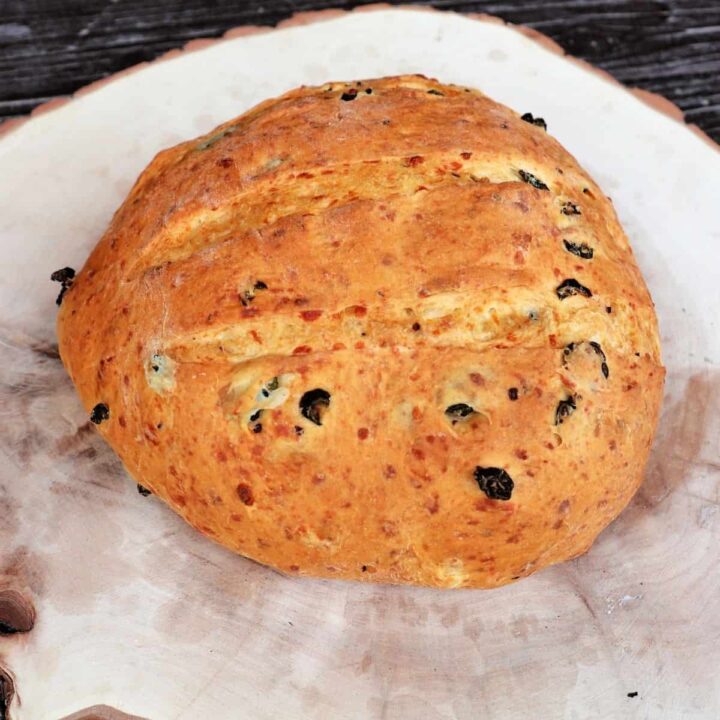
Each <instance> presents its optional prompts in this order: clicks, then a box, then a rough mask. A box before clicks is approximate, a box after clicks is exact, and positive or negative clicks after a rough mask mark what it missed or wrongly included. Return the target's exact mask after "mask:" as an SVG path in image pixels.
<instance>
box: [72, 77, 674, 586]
mask: <svg viewBox="0 0 720 720" xmlns="http://www.w3.org/2000/svg"><path fill="white" fill-rule="evenodd" d="M367 90H370V92H367ZM343 96H344V97H345V98H349V97H351V99H345V100H343V99H342V97H343ZM545 188H547V189H545ZM590 249H591V250H592V257H591V258H590V257H588V255H589V254H590ZM570 250H572V252H571V251H570ZM567 280H571V281H573V282H570V283H567V282H565V281H567ZM561 296H562V299H561ZM58 334H59V338H60V349H61V354H62V357H63V361H64V362H65V365H66V367H67V368H68V371H69V373H70V375H71V377H72V378H73V381H74V382H75V384H76V385H77V387H78V391H79V393H80V396H81V398H82V399H83V402H84V403H85V405H86V407H87V408H88V410H90V409H91V408H93V407H94V406H95V405H96V404H97V403H100V402H102V403H105V404H107V406H108V407H109V409H110V418H109V420H107V421H105V422H103V423H102V424H100V425H99V429H100V431H101V432H102V433H103V435H104V436H105V437H106V438H107V440H108V442H109V443H110V444H111V445H112V446H113V448H114V449H115V450H116V451H117V452H118V454H119V455H120V457H121V458H122V460H123V462H124V463H125V465H126V467H127V468H128V470H129V471H130V472H131V473H132V474H133V475H134V477H135V478H136V479H137V480H138V482H140V483H142V484H143V485H145V486H147V487H149V488H151V489H152V490H153V492H155V493H157V494H158V495H159V496H161V497H162V498H163V499H164V500H166V501H167V502H168V503H169V504H170V505H171V506H172V507H173V508H174V509H175V510H176V511H177V512H179V513H180V514H181V515H182V516H183V517H184V518H185V519H186V520H187V521H188V522H190V523H191V524H192V525H194V526H195V527H197V528H198V529H200V530H201V531H202V532H204V533H206V534H208V535H210V536H211V537H213V538H215V539H216V540H217V541H218V542H221V543H223V544H225V545H227V546H228V547H230V548H232V549H234V550H236V551H238V552H240V553H242V554H244V555H247V556H249V557H252V558H254V559H256V560H259V561H260V562H263V563H267V564H269V565H272V566H274V567H276V568H279V569H281V570H283V571H286V572H293V573H299V574H306V575H319V576H328V577H341V578H353V579H371V580H375V581H385V582H399V583H416V584H424V585H434V586H441V587H459V586H462V587H493V586H497V585H501V584H504V583H507V582H509V581H511V580H512V579H514V578H517V577H521V576H524V575H528V574H530V573H532V572H534V571H535V570H537V569H539V568H541V567H544V566H546V565H549V564H551V563H555V562H559V561H562V560H565V559H567V558H570V557H573V556H575V555H577V554H578V553H579V552H581V551H583V550H584V549H586V548H587V547H588V546H589V544H590V543H591V542H592V540H593V539H594V537H595V536H596V535H597V533H598V532H599V531H600V530H602V528H604V527H605V526H606V525H607V524H608V523H609V522H610V521H611V520H612V519H613V518H614V517H615V516H616V515H617V514H618V513H619V512H620V510H622V508H623V507H624V506H625V504H626V503H627V502H628V500H629V499H630V497H631V496H632V494H633V493H634V492H635V490H636V489H637V487H638V485H639V483H640V480H641V478H642V472H643V468H644V465H645V461H646V459H647V454H648V451H649V447H650V444H651V441H652V436H653V432H654V428H655V424H656V421H657V417H658V412H659V405H660V399H661V394H662V385H663V376H664V370H663V368H662V365H661V361H660V355H659V341H658V334H657V325H656V320H655V314H654V310H653V306H652V301H651V299H650V297H649V294H648V292H647V289H646V287H645V284H644V282H643V280H642V277H641V275H640V272H639V270H638V268H637V265H636V263H635V260H634V258H633V256H632V251H631V250H630V247H629V245H628V242H627V239H626V238H625V235H624V234H623V231H622V228H621V227H620V225H619V223H618V221H617V218H616V216H615V213H614V211H613V209H612V206H611V204H610V202H609V201H608V200H607V198H606V197H605V196H604V195H603V194H602V192H601V191H600V189H599V188H598V187H597V185H595V184H594V183H593V182H592V180H591V179H590V178H589V177H588V176H587V175H586V174H585V173H584V171H583V170H582V169H581V168H580V167H579V166H578V164H577V163H576V161H575V160H574V159H573V158H572V157H571V156H570V155H569V154H568V153H567V152H566V151H565V150H564V149H563V148H562V147H561V146H560V145H559V144H558V143H557V142H556V141H555V140H553V139H552V138H551V137H550V136H549V135H547V134H546V133H545V132H544V130H543V129H542V128H540V127H537V126H535V125H533V124H531V123H528V122H524V121H523V120H521V119H520V117H519V116H518V115H517V114H516V113H514V112H513V111H511V110H509V109H508V108H505V107H503V106H501V105H498V104H497V103H494V102H493V101H491V100H489V99H488V98H486V97H485V96H484V95H482V94H481V93H479V92H477V91H473V90H468V89H465V88H460V87H456V86H447V85H441V84H439V83H437V82H435V81H432V80H427V79H425V78H422V77H419V76H403V77H398V78H385V79H381V80H373V81H365V82H361V83H333V84H329V85H325V86H323V87H320V88H300V89H298V90H295V91H292V92H290V93H287V94H286V95H284V96H282V97H281V98H278V99H276V100H270V101H267V102H265V103H263V104H261V105H260V106H258V107H257V108H255V109H254V110H251V111H250V112H249V113H246V114H245V115H244V116H241V117H240V118H237V119H236V120H233V121H231V122H229V123H226V124H225V125H223V126H221V127H220V128H218V129H217V130H216V131H213V133H211V134H209V135H208V136H205V137H204V138H200V139H199V140H194V141H191V142H187V143H184V144H182V145H180V146H178V147H175V148H172V149H170V150H166V151H164V152H162V153H160V154H159V155H158V156H157V157H156V158H155V160H154V161H153V162H152V163H151V164H150V166H149V167H148V168H147V169H146V170H145V172H144V173H143V174H142V175H141V177H140V178H139V179H138V181H137V183H136V185H135V187H134V188H133V190H132V192H131V193H130V195H129V197H128V199H127V200H126V202H125V203H124V205H123V206H122V207H121V208H120V209H119V210H118V212H117V213H116V216H115V218H114V219H113V222H112V223H111V225H110V227H109V229H108V231H107V233H106V234H105V236H104V237H103V239H102V240H101V241H100V243H99V244H98V246H97V248H96V249H95V251H94V252H93V254H92V255H91V257H90V259H89V260H88V262H87V264H86V266H85V267H84V268H83V270H82V272H81V273H80V274H79V275H78V277H77V279H76V281H75V284H74V285H73V287H72V288H71V289H70V290H69V291H68V293H67V294H66V295H65V299H64V302H63V305H62V308H61V312H60V317H59V320H58ZM315 389H321V390H324V391H326V395H328V396H329V398H328V397H326V395H323V394H322V393H321V394H316V395H315V398H316V399H317V398H319V403H318V404H315V405H314V406H313V407H311V408H310V409H309V410H308V409H307V403H306V412H305V414H304V415H303V413H302V411H301V407H300V404H301V398H302V397H303V395H304V394H305V393H306V392H308V391H312V390H315ZM310 399H312V396H310ZM327 403H329V405H327ZM459 404H462V407H461V408H460V409H458V408H455V409H454V411H451V412H450V413H448V412H446V411H447V409H448V408H452V406H453V405H459ZM326 405H327V406H326ZM470 409H472V410H473V412H472V413H471V414H469V415H467V416H463V414H464V413H466V412H469V411H470ZM258 411H260V412H259V413H258ZM313 419H315V420H319V421H320V422H321V423H322V424H320V425H318V424H316V423H315V422H313V421H312V420H313ZM560 420H562V421H563V422H559V421H560ZM258 426H260V427H258ZM477 467H480V468H502V469H504V470H505V472H506V473H507V474H508V475H509V476H510V477H511V478H512V480H513V482H514V487H513V489H512V493H511V498H510V499H508V500H503V499H494V498H491V497H489V496H488V494H486V493H485V492H483V490H481V488H480V485H481V484H483V482H484V481H483V480H482V477H481V476H482V475H483V472H482V471H481V472H480V473H479V476H480V480H479V481H478V480H477V478H476V477H475V468H477ZM503 483H504V484H503ZM501 485H503V487H504V489H505V490H507V481H506V480H502V482H501ZM485 487H486V489H487V485H486V486H485ZM488 492H489V494H490V495H497V494H498V493H497V492H496V493H493V492H492V489H490V490H488ZM499 494H500V495H502V489H501V491H500V493H499Z"/></svg>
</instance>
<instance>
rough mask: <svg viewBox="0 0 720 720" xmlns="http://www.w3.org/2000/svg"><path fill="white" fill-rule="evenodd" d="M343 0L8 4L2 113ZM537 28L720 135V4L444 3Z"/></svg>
mask: <svg viewBox="0 0 720 720" xmlns="http://www.w3.org/2000/svg"><path fill="white" fill-rule="evenodd" d="M362 4H365V3H362V2H360V3H357V2H342V1H341V0H265V1H263V0H0V119H2V118H3V117H11V116H13V115H21V114H23V113H27V112H29V111H30V110H32V108H33V107H35V106H36V105H38V104H40V103H42V102H46V101H48V100H51V99H52V98H54V97H58V96H61V95H67V94H69V93H72V92H73V91H75V90H77V89H78V88H81V87H82V86H83V85H87V84H88V83H90V82H92V81H93V80H96V79H98V78H101V77H104V76H106V75H109V74H111V73H114V72H117V71H118V70H122V69H123V68H126V67H128V66H130V65H134V64H136V63H138V62H142V61H143V60H151V59H153V58H154V57H156V56H157V55H160V54H161V53H163V52H165V51H166V50H169V49H171V48H175V47H178V46H180V45H182V44H183V43H185V42H187V41H188V40H192V39H193V38H202V37H217V36H219V35H222V33H223V32H224V31H225V30H227V29H229V28H232V27H235V26H237V25H247V24H257V25H273V24H275V23H277V22H278V21H279V20H281V19H283V18H286V17H288V16H290V15H292V14H293V13H294V12H297V11H302V10H313V9H321V8H327V7H342V8H347V9H349V8H352V7H355V6H357V5H362ZM416 4H432V5H434V6H435V7H438V8H445V9H449V10H457V11H463V12H466V11H475V12H487V13H491V14H493V15H498V16H500V17H502V18H504V19H505V20H507V21H509V22H512V23H518V24H520V23H521V24H524V25H529V26H530V27H533V28H536V29H537V30H539V31H541V32H543V33H545V34H546V35H549V36H550V37H551V38H553V39H554V40H556V41H557V42H558V43H559V44H560V45H561V46H562V47H564V48H565V50H566V51H567V52H568V53H571V54H572V55H577V56H579V57H582V58H585V59H586V60H589V61H590V62H591V63H593V64H595V65H597V66H599V67H601V68H604V69H605V70H608V71H609V72H610V73H612V74H613V75H614V76H615V77H616V78H617V79H618V80H620V81H621V82H624V83H626V84H627V85H631V86H637V87H641V88H645V89H647V90H651V91H653V92H657V93H660V94H661V95H664V96H665V97H667V98H668V99H670V100H672V101H673V102H674V103H676V104H677V105H679V106H680V107H681V108H682V109H683V110H684V111H685V114H686V118H687V119H688V121H690V122H694V123H696V124H698V125H699V126H700V127H701V128H702V129H703V130H705V132H707V133H708V134H709V135H710V136H711V137H713V138H714V139H715V140H717V141H720V0H706V1H705V2H702V1H700V0H505V1H504V2H457V1H456V0H437V1H435V2H432V3H422V2H417V3H416Z"/></svg>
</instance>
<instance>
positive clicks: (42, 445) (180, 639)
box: [0, 9, 720, 720]
mask: <svg viewBox="0 0 720 720" xmlns="http://www.w3.org/2000/svg"><path fill="white" fill-rule="evenodd" d="M308 20H314V21H313V22H309V23H306V21H308ZM303 23H305V24H303ZM231 35H232V37H231V38H230V39H227V40H224V41H222V42H216V43H208V44H202V43H201V44H200V45H202V46H201V47H199V46H198V45H197V44H195V47H194V48H193V52H184V53H180V52H178V53H176V54H175V55H174V56H173V57H171V58H169V59H167V60H165V61H163V62H157V63H153V64H151V65H147V66H144V67H141V68H140V69H139V70H138V71H136V72H131V73H128V74H124V75H123V76H122V77H118V78H116V79H113V81H112V82H109V83H105V84H103V85H102V86H101V87H95V88H92V91H91V92H84V93H82V95H81V96H79V97H77V98H76V99H74V100H72V101H71V102H67V103H65V104H62V105H61V106H59V107H55V108H49V109H51V112H43V113H39V114H36V115H35V117H33V118H32V119H31V120H29V121H28V122H25V123H23V124H20V125H15V126H13V127H10V126H5V130H7V132H5V133H4V134H3V135H2V137H1V138H0V267H1V269H2V272H1V273H0V627H1V625H2V623H4V624H5V625H10V626H12V625H13V624H14V625H15V626H17V627H20V626H23V627H24V628H25V629H26V628H27V627H29V626H31V625H33V608H34V613H35V617H34V627H33V628H32V629H31V630H29V631H28V632H21V633H16V634H13V635H0V666H1V667H2V668H3V669H2V671H1V672H0V698H3V697H4V699H0V708H3V707H5V706H7V707H6V710H2V709H0V717H2V716H3V712H5V713H6V714H7V715H8V717H11V718H13V720H58V719H59V718H64V717H67V716H71V717H73V718H80V717H82V718H88V717H96V718H101V717H102V718H110V717H115V718H116V717H127V715H123V714H118V712H117V711H115V710H110V709H109V708H111V707H112V708H115V709H116V710H118V711H122V713H127V714H128V715H131V716H138V717H141V718H149V719H151V720H190V719H193V720H194V719H197V718H200V719H202V720H237V719H244V718H248V719H252V720H264V719H267V720H271V719H272V720H278V719H280V720H284V719H285V718H288V719H290V720H303V719H308V720H318V719H324V718H327V719H328V720H331V719H332V720H336V719H342V720H346V719H347V720H375V719H380V718H382V719H386V720H415V719H418V720H420V719H422V720H451V719H459V720H470V719H471V718H472V719H473V720H474V719H476V718H480V717H482V718H495V719H498V720H512V719H514V718H523V719H524V718H542V719H543V720H546V719H552V718H566V719H568V720H584V719H585V718H587V719H588V720H590V719H591V718H592V719H593V720H594V719H595V718H613V719H615V718H648V719H652V720H657V719H665V718H667V719H670V718H683V720H696V719H697V720H699V719H703V720H705V719H711V718H718V717H720V569H719V568H720V564H719V563H718V561H719V560H720V557H719V556H720V552H719V550H718V547H719V541H720V512H718V510H719V503H720V326H719V324H718V323H719V322H720V321H719V320H718V318H719V317H720V269H719V268H720V153H718V152H717V147H713V146H711V145H710V144H709V143H708V142H707V140H706V139H703V138H702V137H700V136H699V135H698V134H697V133H695V132H693V131H691V129H689V128H688V127H686V126H685V125H684V124H682V123H681V122H678V121H677V119H676V118H675V119H674V118H671V117H668V116H667V114H666V112H663V110H665V111H667V110H668V109H671V106H669V103H666V102H663V101H662V100H661V99H658V98H654V99H653V98H651V100H652V101H653V103H654V106H651V105H649V104H647V103H645V102H643V101H641V100H640V99H638V97H636V96H634V95H632V94H631V93H629V92H627V91H626V90H625V89H623V88H621V87H620V86H618V85H616V84H614V83H613V82H612V81H610V80H609V79H608V78H607V77H606V76H602V75H600V74H598V73H597V72H595V71H593V69H592V68H590V67H589V66H586V65H582V64H579V63H577V62H575V61H572V60H570V59H568V58H564V57H562V55H561V54H560V53H558V52H557V48H554V47H552V46H548V44H547V43H545V44H543V43H542V42H538V38H537V37H535V38H531V37H528V35H527V34H526V33H524V32H522V31H519V30H518V29H515V28H509V27H506V26H504V25H503V24H501V23H499V22H495V21H491V20H490V19H487V18H485V19H477V18H468V17H463V16H459V15H454V14H443V13H439V12H427V11H415V12H408V11H405V10H399V9H396V10H389V9H375V10H374V11H372V12H355V13H350V14H338V15H333V16H321V17H317V18H307V17H301V18H298V19H296V21H295V24H294V25H293V26H289V27H286V28H283V29H279V30H274V31H270V32H257V33H255V32H252V29H247V28H245V29H240V30H238V31H235V32H234V33H231ZM407 72H422V73H424V74H426V75H431V76H436V77H438V78H439V79H441V80H443V81H446V82H455V83H461V84H464V85H472V86H475V87H478V88H480V89H481V90H483V91H484V92H486V93H487V94H489V95H490V96H491V97H493V98H495V99H497V100H499V101H501V102H504V103H506V104H508V105H510V106H512V107H514V108H515V109H517V110H519V111H521V112H525V111H531V112H533V113H534V114H535V115H540V116H542V117H544V118H545V119H546V120H547V122H548V125H549V131H550V132H551V133H552V134H554V135H555V136H556V137H557V138H558V139H559V140H560V141H561V142H562V143H563V144H564V145H565V146H566V147H567V148H568V149H569V150H570V151H571V152H572V153H573V154H575V155H576V157H577V158H578V159H579V160H580V162H581V164H582V165H584V166H585V167H586V168H587V169H588V171H589V172H590V173H591V174H592V175H593V176H594V177H595V179H596V180H597V181H598V182H599V183H600V184H601V186H602V187H603V188H604V189H605V190H606V192H607V193H608V194H610V195H611V197H612V198H613V200H614V202H615V205H616V207H617V210H618V213H619V215H620V218H621V220H622V221H623V223H624V225H625V227H626V229H627V232H628V234H629V235H630V237H631V240H632V243H633V246H634V248H635V251H636V253H637V256H638V260H639V263H640V266H641V268H642V270H643V272H644V274H645V277H646V279H647V281H648V284H649V286H650V290H651V292H652V294H653V297H654V299H655V302H656V304H657V309H658V314H659V317H660V322H661V328H662V338H663V344H664V359H665V363H666V365H667V368H668V380H667V393H666V398H665V406H664V412H663V416H662V421H661V424H660V430H659V434H658V438H657V442H656V443H655V449H654V451H653V454H652V458H651V461H650V465H649V468H648V473H647V479H646V481H645V483H644V485H643V487H642V489H641V490H640V492H639V493H638V495H637V496H636V498H635V499H634V500H633V502H632V503H631V505H630V506H629V508H628V509H627V510H626V511H625V512H624V513H623V514H622V515H621V517H620V518H619V519H618V520H617V521H616V522H615V523H613V525H612V526H611V527H610V528H609V529H608V530H606V531H605V532H604V533H603V534H602V535H601V537H600V538H599V540H598V541H597V542H596V544H595V545H594V547H593V548H592V549H591V551H590V552H589V553H587V554H586V555H585V556H583V557H581V558H579V559H578V560H575V561H573V562H571V563H567V564H565V565H562V566H558V567H555V568H551V569H549V570H545V571H543V572H540V573H538V574H537V575H535V576H533V577H531V578H529V579H527V580H524V581H521V582H519V583H517V584H515V585H512V586H509V587H505V588H501V589H499V590H493V591H486V592H483V591H434V590H426V589H417V588H406V587H387V586H371V585H362V584H356V583H346V582H332V581H310V580H300V579H296V578H287V577H284V576H281V575H279V574H277V573H275V572H272V571H270V570H268V569H266V568H264V567H261V566H259V565H256V564H254V563H252V562H250V561H248V560H245V559H243V558H240V557H236V556H234V555H232V554H231V553H229V552H227V551H225V550H224V549H222V548H220V547H218V546H217V545H215V544H213V543H212V542H211V541H210V540H207V539H205V538H204V537H202V536H200V535H199V534H197V533H195V532H194V531H193V530H191V529H190V528H189V527H187V526H186V525H185V524H184V523H183V522H182V521H181V520H180V519H179V518H178V517H176V516H175V515H174V514H173V513H172V512H171V511H170V510H168V509H167V508H166V507H165V506H164V505H163V504H162V503H160V502H159V501H158V500H156V499H155V498H153V497H148V498H146V497H142V496H141V495H139V494H138V492H137V491H136V488H135V484H134V483H133V482H132V481H131V480H130V479H129V478H128V476H127V475H126V474H125V473H124V471H123V468H122V466H121V464H120V462H119V461H118V460H117V458H116V457H115V456H114V454H113V453H112V451H111V450H110V449H109V448H108V447H107V446H105V445H104V443H103V442H102V441H101V440H100V439H99V437H98V435H97V434H96V433H95V432H94V431H93V430H92V428H91V427H90V426H89V425H88V423H87V418H86V416H85V413H84V412H83V410H82V408H81V406H80V403H79V401H78V400H77V398H76V397H75V394H74V391H73V388H72V386H71V384H70V381H69V379H68V378H67V377H66V375H65V373H64V371H63V368H62V366H61V364H60V362H59V360H58V358H57V348H56V346H55V341H54V337H55V334H54V323H55V311H56V307H55V302H54V301H55V295H56V294H57V290H58V287H57V286H53V285H52V284H51V283H50V281H49V275H50V273H51V272H52V271H53V270H55V269H57V268H59V267H63V266H65V265H70V266H73V267H76V268H77V267H80V266H81V265H82V263H83V261H84V259H85V258H86V256H87V254H88V252H89V251H90V249H91V248H92V247H93V245H94V244H95V242H96V241H97V239H98V238H99V236H100V235H101V233H102V232H103V230H104V228H105V226H106V225H107V223H108V221H109V219H110V217H111V215H112V213H113V211H114V210H115V209H116V208H117V206H118V205H119V203H120V202H121V201H122V199H123V198H124V196H125V194H126V193H127V192H128V190H129V188H130V186H131V184H132V182H133V181H134V179H135V177H136V176H137V174H138V173H139V172H140V170H141V169H142V168H143V167H144V166H145V165H146V164H147V163H148V161H149V160H150V159H151V157H152V156H153V154H154V153H155V152H157V151H158V150H159V149H161V148H163V147H165V146H167V145H170V144H174V143H176V142H178V141H180V140H183V139H186V138H189V137H193V136H195V135H198V134H199V133H202V132H205V131H207V130H209V129H211V128H212V127H213V126H214V125H216V124H218V123H219V122H221V121H223V120H226V119H228V118H231V117H233V116H235V115H238V114H239V113H241V112H243V111H244V110H246V109H248V108H249V107H251V106H252V105H254V104H255V103H257V102H259V101H260V100H263V99H265V98H267V97H270V96H274V95H276V94H278V93H281V92H283V91H285V90H288V89H290V88H292V87H294V86H297V85H300V84H302V83H321V82H324V81H327V80H342V79H355V78H366V77H374V76H382V75H390V74H397V73H407ZM45 109H48V108H45ZM6 629H7V628H6ZM20 629H23V628H20ZM635 693H637V695H634V694H635ZM92 707H94V708H95V709H94V710H92V711H87V710H85V709H87V708H92Z"/></svg>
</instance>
